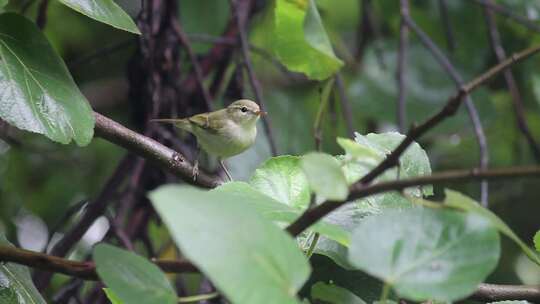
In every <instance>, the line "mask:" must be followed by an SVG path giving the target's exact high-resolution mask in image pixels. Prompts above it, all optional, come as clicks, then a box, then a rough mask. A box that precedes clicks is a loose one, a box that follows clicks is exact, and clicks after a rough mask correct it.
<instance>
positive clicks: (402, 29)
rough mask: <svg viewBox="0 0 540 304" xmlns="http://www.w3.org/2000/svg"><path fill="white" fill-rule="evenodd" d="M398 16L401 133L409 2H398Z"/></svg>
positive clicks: (403, 110) (400, 128) (398, 81)
mask: <svg viewBox="0 0 540 304" xmlns="http://www.w3.org/2000/svg"><path fill="white" fill-rule="evenodd" d="M400 14H401V23H400V24H399V50H398V55H397V57H398V58H397V72H396V80H397V87H398V100H397V122H398V128H399V131H400V132H401V133H403V132H404V131H405V125H406V123H407V117H406V115H407V107H406V104H405V102H406V100H405V98H406V86H405V74H406V65H405V61H406V58H407V46H408V41H409V27H408V25H407V23H406V22H405V16H409V0H400Z"/></svg>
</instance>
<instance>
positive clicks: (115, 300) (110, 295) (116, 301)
mask: <svg viewBox="0 0 540 304" xmlns="http://www.w3.org/2000/svg"><path fill="white" fill-rule="evenodd" d="M103 291H104V292H105V295H106V296H107V299H109V301H111V304H124V302H122V300H120V298H119V297H118V296H117V295H116V294H115V293H114V291H112V290H111V289H110V288H103Z"/></svg>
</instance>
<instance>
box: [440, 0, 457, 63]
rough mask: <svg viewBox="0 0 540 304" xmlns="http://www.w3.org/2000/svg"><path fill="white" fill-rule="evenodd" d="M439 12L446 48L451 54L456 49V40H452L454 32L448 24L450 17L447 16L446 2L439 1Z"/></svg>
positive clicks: (443, 0)
mask: <svg viewBox="0 0 540 304" xmlns="http://www.w3.org/2000/svg"><path fill="white" fill-rule="evenodd" d="M439 11H440V14H441V21H442V24H443V27H444V33H445V37H446V47H447V48H448V50H449V51H450V53H452V52H453V51H454V49H455V48H456V40H455V39H454V31H452V25H451V24H450V16H449V15H448V4H447V3H446V0H439Z"/></svg>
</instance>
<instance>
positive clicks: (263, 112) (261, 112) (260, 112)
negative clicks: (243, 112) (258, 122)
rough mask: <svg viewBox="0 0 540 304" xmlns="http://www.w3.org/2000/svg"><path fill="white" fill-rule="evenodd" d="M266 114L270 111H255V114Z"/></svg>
mask: <svg viewBox="0 0 540 304" xmlns="http://www.w3.org/2000/svg"><path fill="white" fill-rule="evenodd" d="M266 114H268V113H266V112H265V111H261V110H259V111H255V115H257V116H265V115H266Z"/></svg>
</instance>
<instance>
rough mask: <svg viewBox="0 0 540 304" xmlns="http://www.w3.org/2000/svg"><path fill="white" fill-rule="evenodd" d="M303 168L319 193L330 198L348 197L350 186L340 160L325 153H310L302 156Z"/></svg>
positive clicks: (338, 199) (313, 187) (311, 185)
mask: <svg viewBox="0 0 540 304" xmlns="http://www.w3.org/2000/svg"><path fill="white" fill-rule="evenodd" d="M301 166H302V169H303V170H304V173H305V174H306V176H307V179H308V182H309V186H310V187H311V189H312V190H313V192H315V193H316V194H317V195H319V196H321V197H324V198H326V199H329V200H336V201H341V200H344V199H346V198H347V195H348V194H349V187H348V186H347V180H346V179H345V175H344V174H343V171H342V170H341V166H340V164H339V161H337V160H336V159H335V158H334V157H333V156H331V155H329V154H325V153H318V152H316V153H309V154H306V155H304V156H303V157H302V162H301Z"/></svg>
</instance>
